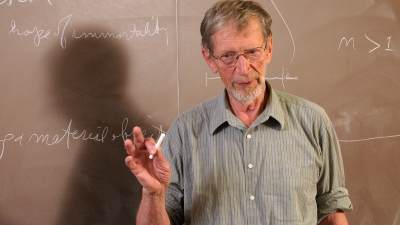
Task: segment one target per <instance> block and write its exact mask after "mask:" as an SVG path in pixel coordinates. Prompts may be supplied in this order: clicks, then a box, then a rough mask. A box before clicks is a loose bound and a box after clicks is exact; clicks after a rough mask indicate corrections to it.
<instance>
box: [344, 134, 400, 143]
mask: <svg viewBox="0 0 400 225" xmlns="http://www.w3.org/2000/svg"><path fill="white" fill-rule="evenodd" d="M391 138H400V134H395V135H388V136H377V137H370V138H362V139H339V141H340V142H343V143H355V142H366V141H376V140H382V139H391Z"/></svg>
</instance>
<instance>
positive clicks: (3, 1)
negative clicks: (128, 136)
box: [0, 0, 53, 6]
mask: <svg viewBox="0 0 400 225" xmlns="http://www.w3.org/2000/svg"><path fill="white" fill-rule="evenodd" d="M32 2H33V0H0V5H6V6H12V5H13V4H17V3H27V4H30V3H32ZM47 3H48V4H49V5H53V3H52V1H50V0H47Z"/></svg>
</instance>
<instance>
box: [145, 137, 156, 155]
mask: <svg viewBox="0 0 400 225" xmlns="http://www.w3.org/2000/svg"><path fill="white" fill-rule="evenodd" d="M144 144H145V146H146V149H147V153H148V154H150V155H154V154H156V152H157V149H156V144H155V141H154V139H153V138H148V139H146V141H145V142H144Z"/></svg>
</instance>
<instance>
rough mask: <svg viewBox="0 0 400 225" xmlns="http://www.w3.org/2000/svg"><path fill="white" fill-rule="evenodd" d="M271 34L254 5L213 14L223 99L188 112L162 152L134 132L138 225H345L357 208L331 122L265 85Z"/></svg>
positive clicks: (207, 48)
mask: <svg viewBox="0 0 400 225" xmlns="http://www.w3.org/2000/svg"><path fill="white" fill-rule="evenodd" d="M270 26H271V17H270V15H269V14H268V13H267V12H266V11H265V10H264V9H263V8H262V7H261V6H260V5H259V4H257V3H255V2H252V1H236V0H234V1H220V2H217V3H216V4H214V5H213V6H212V8H210V9H209V10H208V11H207V12H206V13H205V16H204V18H203V21H202V23H201V28H200V30H201V35H202V50H201V51H202V55H203V57H204V59H205V61H206V63H207V64H208V66H209V67H210V69H211V70H212V71H213V72H215V73H218V74H219V75H220V77H221V79H222V81H223V83H224V85H225V90H224V92H223V93H222V94H221V95H220V96H218V97H216V98H215V99H213V100H211V101H208V102H205V103H202V104H200V105H199V106H197V107H195V108H194V109H192V110H191V111H189V112H186V113H183V114H182V115H181V116H180V117H179V118H178V119H177V120H176V121H175V122H174V123H173V124H172V126H171V128H170V130H169V131H168V135H167V139H166V141H165V142H164V145H163V150H162V151H163V152H161V151H158V150H157V149H156V148H155V145H154V140H153V139H151V138H146V139H145V138H144V137H143V134H142V132H141V130H140V128H138V127H135V128H134V129H133V133H134V139H133V141H132V140H126V142H125V149H126V151H127V153H128V156H127V157H126V165H127V166H128V167H129V169H130V170H131V171H132V173H133V174H134V175H135V176H136V177H137V179H138V180H139V182H140V183H141V184H142V185H143V194H142V202H141V204H140V208H139V211H138V215H137V224H207V225H208V224H249V225H255V224H270V225H278V224H279V225H280V224H282V225H289V224H290V225H315V224H317V223H320V224H336V225H345V224H347V220H346V217H345V215H344V213H343V212H344V211H347V210H350V209H351V203H350V200H349V197H348V192H347V190H346V188H345V187H344V172H343V166H342V159H341V154H340V149H339V144H338V141H337V138H336V135H335V132H334V129H333V126H332V124H331V122H330V120H329V119H328V117H327V115H326V113H325V112H324V110H323V109H322V108H320V107H319V106H317V105H316V104H313V103H311V102H309V101H307V100H304V99H302V98H299V97H295V96H292V95H289V94H286V93H283V92H280V91H277V90H274V89H272V88H271V86H270V85H269V84H268V83H267V82H266V80H265V72H266V66H267V65H268V64H269V63H270V61H271V57H272V33H271V31H270ZM149 154H154V155H155V158H154V159H149ZM163 154H164V155H163Z"/></svg>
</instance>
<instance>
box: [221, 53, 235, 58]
mask: <svg viewBox="0 0 400 225" xmlns="http://www.w3.org/2000/svg"><path fill="white" fill-rule="evenodd" d="M235 56H236V53H235V52H227V53H224V54H222V55H221V58H226V59H229V58H234V57H235Z"/></svg>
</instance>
